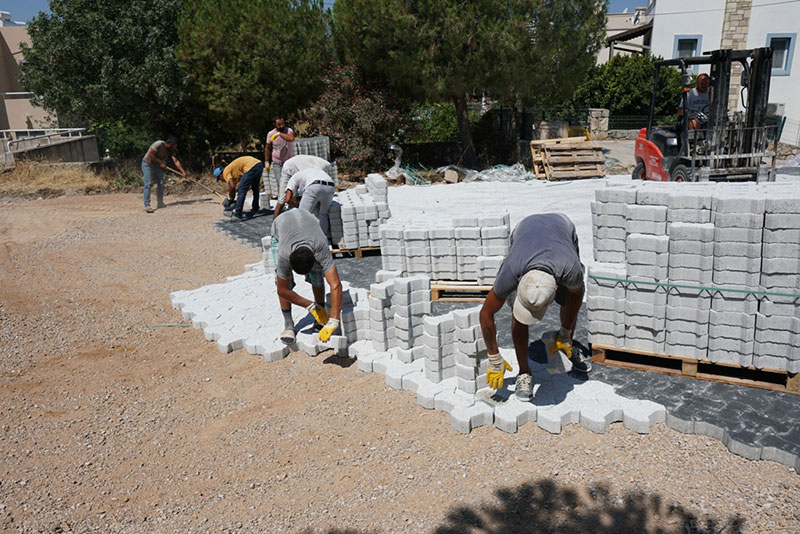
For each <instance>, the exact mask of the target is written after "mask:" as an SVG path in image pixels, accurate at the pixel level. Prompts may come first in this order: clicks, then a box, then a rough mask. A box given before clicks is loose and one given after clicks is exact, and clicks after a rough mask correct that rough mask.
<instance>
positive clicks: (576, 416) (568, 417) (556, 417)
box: [536, 402, 581, 434]
mask: <svg viewBox="0 0 800 534" xmlns="http://www.w3.org/2000/svg"><path fill="white" fill-rule="evenodd" d="M580 418H581V412H580V408H579V407H578V406H576V405H574V404H572V403H566V402H562V403H560V404H556V405H555V406H541V407H539V410H538V413H537V419H536V423H537V424H538V425H539V428H542V429H543V430H547V431H548V432H550V433H551V434H560V433H561V427H563V426H564V425H576V424H578V423H579V422H580Z"/></svg>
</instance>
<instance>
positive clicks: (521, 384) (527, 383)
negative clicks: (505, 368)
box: [515, 373, 533, 401]
mask: <svg viewBox="0 0 800 534" xmlns="http://www.w3.org/2000/svg"><path fill="white" fill-rule="evenodd" d="M515 393H516V395H517V398H518V399H520V400H524V401H529V400H531V399H532V398H533V378H531V375H529V374H528V373H524V374H521V375H518V376H517V388H516V391H515Z"/></svg>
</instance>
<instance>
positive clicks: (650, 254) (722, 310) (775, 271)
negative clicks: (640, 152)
mask: <svg viewBox="0 0 800 534" xmlns="http://www.w3.org/2000/svg"><path fill="white" fill-rule="evenodd" d="M620 214H622V220H623V221H624V222H623V223H622V224H621V223H620ZM592 219H593V225H594V233H595V236H594V237H595V239H594V246H595V247H594V254H595V259H596V260H599V259H601V258H605V259H614V260H615V261H613V262H611V263H610V264H609V263H602V264H595V265H592V266H590V267H589V275H590V277H591V276H603V275H607V276H604V277H605V278H614V279H623V278H627V279H628V280H630V281H629V282H627V283H625V284H622V287H621V285H620V284H618V283H616V282H613V281H603V280H599V281H598V280H594V279H592V278H590V279H589V282H588V291H587V308H588V310H589V314H588V315H589V331H590V341H591V342H593V343H599V344H604V345H610V346H616V347H624V348H630V349H639V350H646V351H648V352H653V353H661V352H663V353H666V354H670V355H673V356H684V357H692V358H697V359H700V360H706V359H707V360H710V361H712V362H719V363H729V364H735V365H740V366H750V365H753V366H755V367H757V368H765V369H775V370H787V371H790V372H797V370H798V368H800V352H798V350H797V347H798V346H800V315H798V309H799V308H800V304H798V302H800V274H798V273H799V272H800V245H798V243H800V192H798V191H797V188H796V187H792V185H790V184H780V183H777V184H776V183H767V184H755V183H753V184H742V185H740V184H649V183H643V184H640V185H638V186H637V187H608V188H606V189H602V190H598V192H597V195H596V202H593V203H592ZM620 228H624V230H625V233H624V236H625V238H624V240H623V241H622V244H621V243H620V236H621V233H620V231H619V230H620ZM637 281H638V283H637ZM653 283H664V284H665V286H656V285H653ZM620 301H622V302H624V308H623V310H622V312H621V311H620ZM662 312H663V313H662ZM620 328H624V335H621V333H620Z"/></svg>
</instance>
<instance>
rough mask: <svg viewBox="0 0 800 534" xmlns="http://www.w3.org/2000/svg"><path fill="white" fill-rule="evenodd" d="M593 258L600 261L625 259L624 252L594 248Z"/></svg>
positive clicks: (618, 261)
mask: <svg viewBox="0 0 800 534" xmlns="http://www.w3.org/2000/svg"><path fill="white" fill-rule="evenodd" d="M594 259H595V261H597V262H600V263H622V262H624V261H625V252H622V251H609V250H595V251H594Z"/></svg>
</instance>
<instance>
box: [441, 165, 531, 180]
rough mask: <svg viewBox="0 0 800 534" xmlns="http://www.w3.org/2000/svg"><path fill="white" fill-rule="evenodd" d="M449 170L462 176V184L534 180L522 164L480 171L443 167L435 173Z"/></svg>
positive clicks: (451, 166) (452, 166)
mask: <svg viewBox="0 0 800 534" xmlns="http://www.w3.org/2000/svg"><path fill="white" fill-rule="evenodd" d="M450 169H453V170H455V171H458V172H459V173H461V174H463V175H464V179H463V180H461V181H462V182H473V181H475V180H480V181H482V182H526V181H528V180H534V179H535V178H536V177H535V176H534V174H533V172H531V171H529V170H528V169H526V168H525V166H524V165H523V164H522V163H515V164H513V165H495V166H494V167H491V168H489V169H485V170H482V171H476V170H474V169H466V168H464V167H458V166H456V165H445V166H444V167H439V168H438V169H436V172H437V173H439V174H441V173H443V172H444V171H447V170H450Z"/></svg>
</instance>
